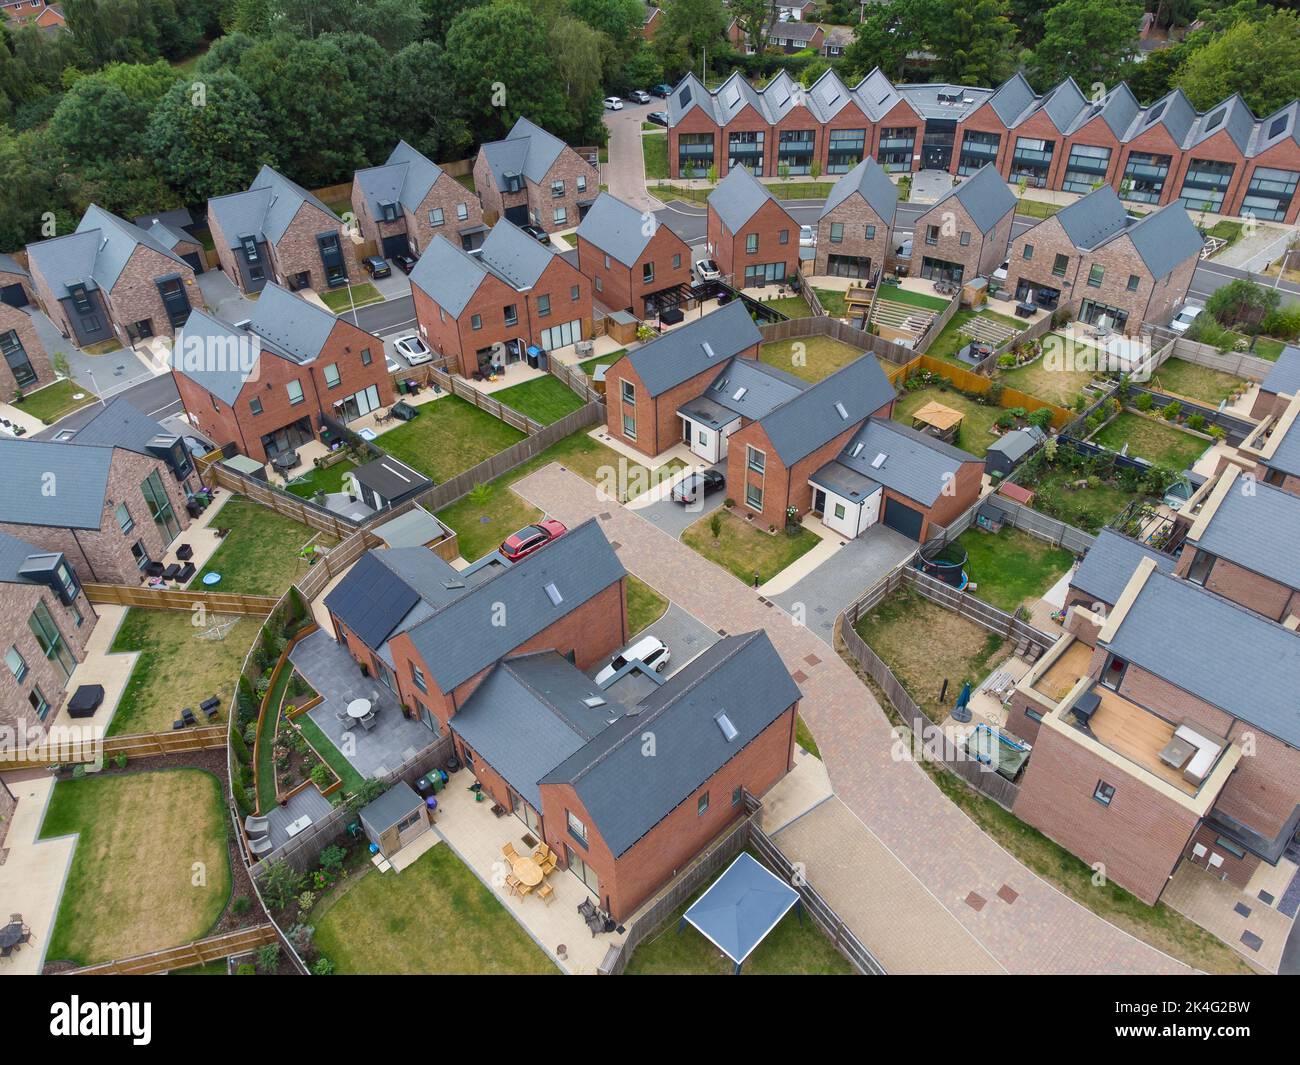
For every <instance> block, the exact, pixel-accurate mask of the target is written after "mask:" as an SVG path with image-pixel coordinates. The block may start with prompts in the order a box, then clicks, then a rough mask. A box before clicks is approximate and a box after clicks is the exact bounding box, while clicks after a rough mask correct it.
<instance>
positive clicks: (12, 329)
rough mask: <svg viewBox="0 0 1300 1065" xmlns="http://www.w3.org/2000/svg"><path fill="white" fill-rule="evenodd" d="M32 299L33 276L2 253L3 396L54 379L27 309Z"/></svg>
mask: <svg viewBox="0 0 1300 1065" xmlns="http://www.w3.org/2000/svg"><path fill="white" fill-rule="evenodd" d="M31 299H32V290H31V276H30V275H29V274H28V273H27V271H26V270H24V269H23V268H22V267H21V266H19V265H18V263H17V262H15V261H14V260H13V259H11V258H10V257H9V256H8V255H0V357H3V365H0V398H3V399H6V400H9V399H12V398H14V397H15V396H16V395H17V394H18V393H19V392H20V391H21V392H23V393H26V392H31V391H32V390H33V389H37V388H41V387H42V386H44V385H48V384H52V383H53V382H54V367H53V366H52V364H51V362H50V357H49V354H48V353H47V352H46V350H45V345H44V344H42V343H41V338H40V336H39V335H38V334H37V332H36V327H35V326H34V325H33V324H32V319H31V315H30V313H29V312H28V311H27V310H25V309H24V308H26V307H27V306H29V304H30V302H31Z"/></svg>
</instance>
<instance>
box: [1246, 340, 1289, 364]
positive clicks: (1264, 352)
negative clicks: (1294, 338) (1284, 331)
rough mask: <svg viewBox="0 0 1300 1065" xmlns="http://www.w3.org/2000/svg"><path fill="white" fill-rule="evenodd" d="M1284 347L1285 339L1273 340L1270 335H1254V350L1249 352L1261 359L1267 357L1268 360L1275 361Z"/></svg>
mask: <svg viewBox="0 0 1300 1065" xmlns="http://www.w3.org/2000/svg"><path fill="white" fill-rule="evenodd" d="M1285 347H1286V341H1285V340H1274V339H1273V338H1272V337H1256V338H1255V350H1254V351H1252V352H1251V354H1252V355H1257V356H1258V357H1259V358H1261V359H1268V361H1269V362H1277V360H1278V356H1280V355H1281V354H1282V349H1283V348H1285Z"/></svg>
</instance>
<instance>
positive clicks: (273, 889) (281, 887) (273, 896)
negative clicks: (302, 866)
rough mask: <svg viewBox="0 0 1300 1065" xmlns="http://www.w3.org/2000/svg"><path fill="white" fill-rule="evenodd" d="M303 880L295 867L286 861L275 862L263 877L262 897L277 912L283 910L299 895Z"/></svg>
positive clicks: (268, 867)
mask: <svg viewBox="0 0 1300 1065" xmlns="http://www.w3.org/2000/svg"><path fill="white" fill-rule="evenodd" d="M301 883H302V878H301V877H300V876H299V875H298V873H297V871H296V870H295V869H294V868H293V866H291V865H289V864H288V863H286V862H284V861H275V862H272V863H271V864H270V865H269V866H267V869H266V873H265V874H264V875H263V877H262V897H263V898H264V899H266V901H267V902H269V903H270V904H271V906H272V907H274V908H275V909H277V910H282V909H284V908H285V907H286V906H288V905H289V903H290V902H292V901H293V899H294V896H295V895H297V894H298V887H299V885H300V884H301Z"/></svg>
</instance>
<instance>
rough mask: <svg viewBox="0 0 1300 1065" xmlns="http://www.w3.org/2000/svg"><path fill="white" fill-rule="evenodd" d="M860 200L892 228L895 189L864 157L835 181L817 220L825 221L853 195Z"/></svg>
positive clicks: (880, 170)
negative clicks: (856, 195)
mask: <svg viewBox="0 0 1300 1065" xmlns="http://www.w3.org/2000/svg"><path fill="white" fill-rule="evenodd" d="M855 192H856V193H859V194H861V196H862V198H863V199H864V200H865V201H866V202H867V206H868V207H870V208H871V209H872V210H873V211H875V212H876V214H877V215H879V216H880V218H881V220H882V221H884V223H885V224H886V225H889V226H892V225H893V224H894V209H895V208H896V207H897V206H898V188H897V186H896V185H895V184H894V183H893V182H892V181H890V180H889V175H888V174H886V173H885V168H884V167H882V166H881V165H880V164H879V163H877V162H876V161H875V160H874V159H872V158H870V157H868V158H866V159H864V160H862V162H860V163H859V164H858V165H857V166H855V167H854V168H853V169H852V170H850V171H849V172H848V173H847V174H845V175H844V176H843V177H842V178H840V179H839V181H837V182H835V185H834V187H833V188H832V189H831V194H830V195H829V196H827V197H826V206H825V207H823V208H822V213H821V214H819V215H818V216H817V217H818V218H825V217H826V216H827V215H828V214H830V213H831V211H833V210H835V208H836V207H838V206H839V205H840V204H842V203H843V202H844V201H845V200H847V199H848V198H849V197H850V196H852V195H853V194H854V193H855Z"/></svg>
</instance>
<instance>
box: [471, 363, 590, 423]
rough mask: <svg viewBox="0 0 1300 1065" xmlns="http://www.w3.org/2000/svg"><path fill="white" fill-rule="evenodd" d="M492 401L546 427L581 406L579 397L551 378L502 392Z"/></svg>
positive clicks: (495, 393) (526, 383)
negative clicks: (502, 404)
mask: <svg viewBox="0 0 1300 1065" xmlns="http://www.w3.org/2000/svg"><path fill="white" fill-rule="evenodd" d="M492 398H493V399H495V400H496V401H497V402H498V403H504V404H505V405H506V406H507V407H511V408H513V409H514V410H517V411H518V412H519V413H520V414H522V415H524V416H525V417H527V418H532V419H533V421H535V422H541V423H542V424H543V425H550V424H551V423H552V422H558V421H559V420H560V419H561V418H563V417H564V416H565V415H566V414H572V413H573V412H574V411H575V410H577V409H578V408H580V407H581V406H582V400H581V399H579V398H578V394H577V393H576V392H574V391H573V389H571V388H570V387H569V386H568V385H566V384H565V383H564V382H563V381H561V380H560V379H559V378H558V377H553V376H552V375H551V374H547V375H546V376H545V377H535V378H533V380H531V381H525V382H524V383H523V384H521V385H511V386H510V387H509V388H503V389H500V390H499V391H497V392H493V393H492Z"/></svg>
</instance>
